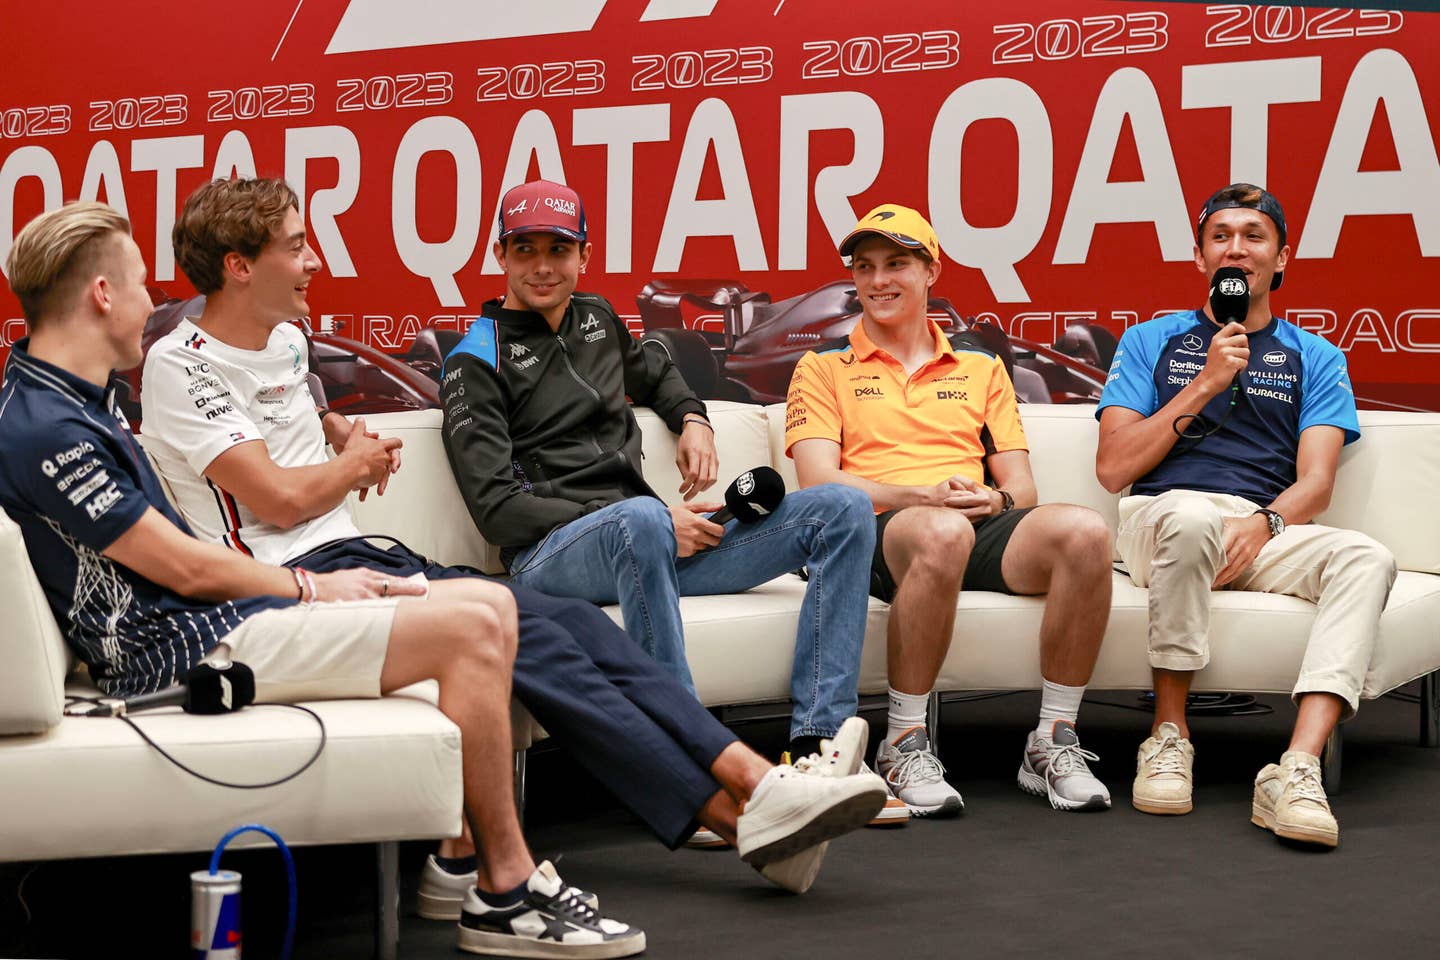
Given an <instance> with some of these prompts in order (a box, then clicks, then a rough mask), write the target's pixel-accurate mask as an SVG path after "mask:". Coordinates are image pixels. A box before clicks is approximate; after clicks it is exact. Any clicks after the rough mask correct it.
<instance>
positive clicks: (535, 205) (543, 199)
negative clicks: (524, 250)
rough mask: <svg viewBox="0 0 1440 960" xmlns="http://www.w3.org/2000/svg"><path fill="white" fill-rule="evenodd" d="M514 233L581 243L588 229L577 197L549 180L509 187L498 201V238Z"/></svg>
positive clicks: (582, 208) (571, 191) (563, 185)
mask: <svg viewBox="0 0 1440 960" xmlns="http://www.w3.org/2000/svg"><path fill="white" fill-rule="evenodd" d="M517 233H554V234H558V235H560V236H562V237H566V238H568V239H570V240H574V241H575V242H576V243H584V242H585V236H586V233H587V230H586V225H585V207H584V205H583V204H581V203H580V194H578V193H576V192H575V191H574V190H572V189H570V188H569V187H567V186H565V184H563V183H555V182H553V181H550V180H531V181H530V182H529V183H522V184H520V185H519V186H518V187H511V188H510V189H509V190H508V191H506V193H505V197H504V199H502V200H501V201H500V239H501V240H504V239H505V238H506V237H509V236H513V235H514V234H517Z"/></svg>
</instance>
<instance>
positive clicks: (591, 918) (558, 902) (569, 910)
mask: <svg viewBox="0 0 1440 960" xmlns="http://www.w3.org/2000/svg"><path fill="white" fill-rule="evenodd" d="M589 899H590V894H588V893H586V892H585V891H584V890H581V889H580V888H579V887H566V888H565V889H564V890H562V891H560V895H559V896H556V897H552V898H551V900H550V907H551V909H553V910H554V911H555V912H556V913H559V914H560V915H561V916H563V917H565V918H566V919H567V920H575V921H577V922H579V923H585V924H594V923H595V922H596V921H598V920H599V919H600V914H599V913H597V912H596V911H595V910H594V909H593V908H592V907H591V906H590V904H589V902H588V901H589Z"/></svg>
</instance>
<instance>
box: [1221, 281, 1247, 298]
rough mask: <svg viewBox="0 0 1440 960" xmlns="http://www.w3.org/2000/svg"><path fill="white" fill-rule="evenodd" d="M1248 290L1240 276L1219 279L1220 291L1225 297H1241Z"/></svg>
mask: <svg viewBox="0 0 1440 960" xmlns="http://www.w3.org/2000/svg"><path fill="white" fill-rule="evenodd" d="M1249 292H1250V291H1249V289H1248V288H1247V287H1246V286H1245V281H1244V280H1243V279H1241V278H1240V277H1226V278H1225V279H1223V280H1221V281H1220V293H1221V294H1222V295H1223V296H1227V297H1243V296H1245V295H1246V294H1248V293H1249Z"/></svg>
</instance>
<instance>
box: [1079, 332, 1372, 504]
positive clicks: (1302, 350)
mask: <svg viewBox="0 0 1440 960" xmlns="http://www.w3.org/2000/svg"><path fill="white" fill-rule="evenodd" d="M1218 330H1219V327H1217V326H1216V325H1215V324H1214V323H1212V322H1211V321H1210V318H1209V317H1207V316H1205V314H1204V313H1203V312H1201V311H1199V310H1187V311H1184V312H1183V313H1172V314H1170V315H1169V316H1165V317H1159V318H1158V319H1155V320H1150V321H1148V322H1146V323H1142V324H1139V325H1138V326H1134V327H1131V328H1130V329H1129V330H1126V331H1125V335H1124V336H1123V337H1121V338H1120V346H1119V347H1118V348H1117V349H1116V351H1115V362H1114V363H1113V364H1112V365H1111V367H1110V376H1109V379H1108V380H1107V381H1106V383H1105V391H1104V393H1103V394H1101V397H1100V405H1099V407H1098V408H1097V409H1096V411H1095V416H1096V417H1097V418H1098V417H1099V416H1100V414H1101V412H1102V411H1103V410H1104V409H1105V408H1106V407H1112V406H1118V407H1126V408H1128V409H1130V410H1134V411H1136V412H1138V413H1141V414H1144V415H1145V416H1147V417H1148V416H1150V415H1151V414H1153V413H1155V411H1157V410H1159V409H1160V408H1161V407H1163V406H1165V404H1167V403H1169V402H1170V401H1171V400H1172V399H1174V397H1175V395H1176V394H1177V393H1179V392H1180V391H1181V390H1182V389H1183V388H1184V387H1185V386H1187V385H1188V384H1189V383H1190V381H1192V380H1194V379H1195V377H1196V376H1198V375H1199V373H1200V371H1201V370H1202V369H1204V367H1205V352H1206V351H1207V350H1208V349H1209V348H1210V339H1211V338H1212V337H1213V336H1214V335H1215V333H1216V332H1217V331H1218ZM1249 342H1250V363H1249V366H1248V367H1247V368H1246V370H1245V371H1244V372H1243V373H1242V374H1241V375H1240V383H1241V396H1240V397H1239V398H1238V400H1237V402H1236V405H1235V409H1234V412H1233V413H1231V415H1230V418H1229V419H1228V420H1226V421H1225V423H1224V425H1223V426H1221V428H1220V429H1219V430H1218V431H1217V432H1216V433H1215V434H1213V435H1211V436H1208V437H1206V438H1205V439H1204V440H1201V441H1199V442H1198V443H1197V442H1195V441H1192V440H1178V441H1177V442H1176V444H1175V446H1174V447H1172V448H1171V449H1170V452H1169V453H1167V454H1166V455H1165V459H1163V460H1161V461H1160V462H1159V463H1158V464H1157V465H1156V466H1155V469H1153V470H1151V471H1150V472H1149V473H1147V474H1145V475H1144V476H1143V477H1141V478H1140V479H1139V480H1137V481H1135V484H1134V486H1132V487H1131V490H1130V492H1131V493H1135V494H1143V495H1151V496H1153V495H1156V494H1161V493H1164V492H1166V491H1167V490H1201V491H1205V492H1207V493H1226V494H1232V495H1235V496H1240V497H1244V498H1245V499H1246V500H1249V501H1251V502H1253V503H1257V504H1259V505H1260V506H1262V507H1263V506H1268V505H1269V504H1271V503H1273V502H1274V500H1275V498H1276V497H1278V496H1280V494H1281V493H1282V492H1283V491H1284V490H1286V489H1287V488H1289V487H1290V486H1291V485H1293V484H1294V483H1295V457H1296V453H1297V451H1298V450H1299V446H1300V434H1301V433H1302V432H1303V431H1305V430H1306V429H1307V428H1309V427H1313V426H1317V425H1328V426H1333V427H1338V428H1340V429H1341V430H1343V431H1344V432H1345V442H1346V443H1353V442H1354V441H1356V440H1358V439H1360V425H1359V422H1358V420H1357V418H1356V415H1355V394H1354V391H1353V390H1352V389H1351V386H1350V375H1349V372H1348V371H1347V370H1346V367H1345V355H1344V354H1343V353H1341V352H1340V350H1339V348H1337V347H1335V346H1334V345H1333V344H1331V343H1328V342H1326V341H1325V340H1324V339H1322V338H1320V337H1318V336H1316V335H1315V334H1313V333H1309V332H1307V331H1305V330H1301V329H1300V328H1299V327H1297V326H1295V325H1294V324H1292V323H1286V322H1285V321H1284V320H1281V319H1279V318H1278V317H1275V318H1272V319H1271V320H1270V323H1269V324H1268V325H1267V326H1265V327H1264V328H1263V329H1260V330H1257V331H1255V332H1254V333H1252V334H1250V335H1249ZM1231 394H1232V391H1231V390H1222V391H1221V392H1220V393H1219V394H1217V395H1216V396H1214V397H1212V398H1211V399H1210V402H1209V403H1207V404H1206V405H1205V409H1204V410H1203V411H1202V413H1203V415H1204V416H1205V418H1206V419H1207V420H1209V421H1210V422H1211V423H1212V424H1213V423H1218V422H1219V421H1220V420H1221V418H1222V417H1224V416H1225V412H1226V410H1227V409H1229V407H1230V401H1231ZM1187 424H1188V425H1189V429H1191V430H1192V431H1193V429H1194V426H1195V421H1193V420H1192V421H1186V424H1182V426H1186V425H1187Z"/></svg>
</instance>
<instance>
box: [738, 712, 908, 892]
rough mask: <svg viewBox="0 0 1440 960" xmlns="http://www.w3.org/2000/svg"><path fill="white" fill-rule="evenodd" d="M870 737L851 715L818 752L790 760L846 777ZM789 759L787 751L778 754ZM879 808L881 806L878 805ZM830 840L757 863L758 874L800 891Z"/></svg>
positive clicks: (858, 765) (815, 772)
mask: <svg viewBox="0 0 1440 960" xmlns="http://www.w3.org/2000/svg"><path fill="white" fill-rule="evenodd" d="M869 738H870V727H869V726H868V725H867V724H866V723H865V721H864V720H861V719H860V718H859V717H851V718H850V719H848V720H846V721H845V722H844V723H842V724H841V725H840V730H839V731H838V732H837V733H836V734H835V736H834V738H833V739H830V740H821V741H820V752H819V753H812V754H810V755H809V756H808V757H799V758H797V759H796V760H795V762H794V763H793V764H792V766H794V768H795V769H796V770H797V771H799V772H800V773H804V774H808V775H811V776H822V777H848V776H852V775H854V774H856V773H858V772H859V771H860V770H861V769H863V768H864V766H865V764H864V763H863V761H862V758H863V757H864V756H865V743H866V741H867V740H869ZM781 762H782V763H790V754H789V753H786V754H785V755H784V756H783V757H782V758H781ZM882 809H883V808H882ZM829 849H830V841H829V840H825V841H823V842H821V843H817V844H815V845H814V846H813V847H808V848H806V849H804V850H801V851H800V852H799V853H796V854H792V855H791V856H788V857H784V858H782V859H779V860H775V861H772V862H770V863H767V864H766V865H765V866H763V867H760V868H759V870H760V875H761V876H763V877H764V878H765V879H766V880H769V881H770V882H771V883H773V884H775V885H776V886H778V887H783V888H785V889H786V890H789V891H790V892H791V893H804V892H805V891H806V890H809V889H810V886H811V884H813V883H814V882H815V877H816V876H818V875H819V873H820V864H821V863H823V862H824V860H825V852H826V851H827V850H829Z"/></svg>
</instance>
